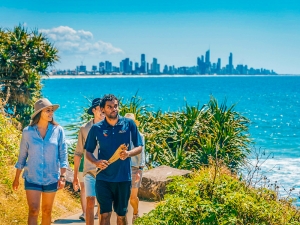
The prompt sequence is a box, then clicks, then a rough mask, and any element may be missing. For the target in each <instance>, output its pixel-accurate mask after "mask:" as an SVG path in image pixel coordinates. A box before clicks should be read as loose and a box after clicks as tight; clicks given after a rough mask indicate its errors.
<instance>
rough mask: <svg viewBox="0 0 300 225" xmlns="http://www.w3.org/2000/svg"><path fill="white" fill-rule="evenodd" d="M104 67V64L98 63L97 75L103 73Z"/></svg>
mask: <svg viewBox="0 0 300 225" xmlns="http://www.w3.org/2000/svg"><path fill="white" fill-rule="evenodd" d="M104 65H105V64H104V62H100V63H99V73H101V74H103V73H104V70H105V69H104Z"/></svg>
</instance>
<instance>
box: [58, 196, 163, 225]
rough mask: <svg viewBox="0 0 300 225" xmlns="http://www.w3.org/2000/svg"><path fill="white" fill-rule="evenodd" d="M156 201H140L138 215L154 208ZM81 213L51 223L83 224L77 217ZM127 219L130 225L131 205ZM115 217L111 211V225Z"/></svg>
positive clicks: (96, 223)
mask: <svg viewBox="0 0 300 225" xmlns="http://www.w3.org/2000/svg"><path fill="white" fill-rule="evenodd" d="M156 204H157V203H155V202H144V201H140V204H139V212H140V213H139V214H140V216H142V215H143V214H144V213H148V212H150V211H151V210H152V209H154V208H155V205H156ZM96 211H97V207H95V213H96ZM80 215H81V213H78V214H75V215H72V216H69V217H67V218H63V219H58V220H56V221H55V222H54V223H53V224H56V225H59V224H61V225H62V224H72V225H80V224H81V225H82V224H85V222H84V221H81V220H80V219H79V216H80ZM127 219H128V225H132V223H131V221H132V207H131V206H129V207H128V213H127ZM116 221H117V218H116V213H114V212H113V213H112V217H111V220H110V222H111V225H114V224H116ZM95 225H98V220H97V221H96V220H95Z"/></svg>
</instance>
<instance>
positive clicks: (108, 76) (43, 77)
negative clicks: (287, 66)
mask: <svg viewBox="0 0 300 225" xmlns="http://www.w3.org/2000/svg"><path fill="white" fill-rule="evenodd" d="M287 76H300V74H280V75H50V76H42V79H91V78H97V79H98V78H163V77H174V78H176V77H287Z"/></svg>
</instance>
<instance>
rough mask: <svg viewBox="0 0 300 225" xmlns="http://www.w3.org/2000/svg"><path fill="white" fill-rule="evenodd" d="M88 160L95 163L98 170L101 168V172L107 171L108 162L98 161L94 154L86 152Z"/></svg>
mask: <svg viewBox="0 0 300 225" xmlns="http://www.w3.org/2000/svg"><path fill="white" fill-rule="evenodd" d="M86 158H87V159H88V160H89V161H90V162H91V163H93V164H94V165H95V166H96V167H97V168H100V169H101V170H105V169H106V168H107V167H108V165H109V163H108V161H107V160H101V159H100V160H98V159H96V158H95V156H94V154H93V153H92V152H88V151H87V152H86Z"/></svg>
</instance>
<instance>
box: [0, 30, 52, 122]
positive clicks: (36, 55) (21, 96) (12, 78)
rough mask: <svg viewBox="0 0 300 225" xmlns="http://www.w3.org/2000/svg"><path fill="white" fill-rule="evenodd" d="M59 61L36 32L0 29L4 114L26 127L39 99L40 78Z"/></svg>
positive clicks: (45, 39)
mask: <svg viewBox="0 0 300 225" xmlns="http://www.w3.org/2000/svg"><path fill="white" fill-rule="evenodd" d="M57 61H58V50H57V49H56V48H55V47H54V46H53V44H52V43H50V42H49V41H48V39H47V38H46V36H44V35H43V34H42V33H40V32H38V31H37V30H32V31H29V30H27V29H26V28H25V27H23V26H21V25H19V26H16V27H14V28H13V29H12V30H9V29H0V84H1V85H2V86H3V87H2V89H1V90H0V97H1V98H2V99H6V96H5V95H6V93H7V90H8V89H9V92H10V96H9V99H8V101H7V104H6V106H5V109H6V112H8V113H9V114H11V115H12V116H14V117H17V118H18V119H19V121H20V122H21V123H22V124H23V125H25V124H28V122H29V120H30V115H31V113H32V112H33V104H34V102H35V101H36V100H37V99H38V98H40V97H41V88H42V86H41V75H47V74H48V71H47V69H48V68H49V67H50V66H52V65H53V64H54V63H55V62H57Z"/></svg>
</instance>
